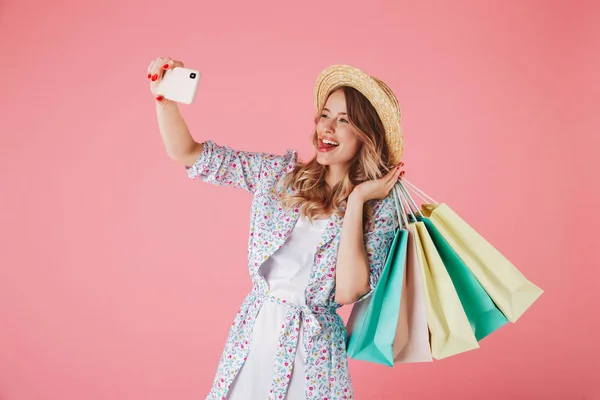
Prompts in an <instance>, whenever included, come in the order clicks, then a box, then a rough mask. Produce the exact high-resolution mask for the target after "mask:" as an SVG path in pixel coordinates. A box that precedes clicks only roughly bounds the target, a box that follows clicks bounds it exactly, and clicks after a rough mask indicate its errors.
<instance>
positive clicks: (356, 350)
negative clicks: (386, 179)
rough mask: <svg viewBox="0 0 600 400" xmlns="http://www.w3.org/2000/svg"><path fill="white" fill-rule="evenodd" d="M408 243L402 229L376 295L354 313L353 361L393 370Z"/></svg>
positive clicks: (350, 347) (349, 344) (350, 342)
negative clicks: (381, 365) (385, 366)
mask: <svg viewBox="0 0 600 400" xmlns="http://www.w3.org/2000/svg"><path fill="white" fill-rule="evenodd" d="M407 241H408V232H407V231H406V230H405V229H402V228H399V229H398V230H397V231H396V235H395V237H394V240H393V242H392V245H391V247H390V250H389V252H388V255H387V257H386V261H385V265H384V267H383V271H382V272H381V275H380V278H379V282H378V283H377V286H376V287H375V290H374V291H373V294H372V295H371V297H370V298H367V299H365V300H363V301H361V302H360V303H356V304H355V305H354V307H353V309H352V313H351V315H350V319H349V324H348V325H349V326H352V331H351V332H350V334H349V336H348V340H347V348H346V352H347V354H348V357H350V358H353V359H356V360H363V361H369V362H373V363H377V364H383V365H387V366H390V367H393V366H394V354H393V347H392V345H393V343H394V338H395V336H396V328H397V325H398V316H399V314H400V300H401V295H402V283H403V279H404V276H405V274H404V268H405V264H406V250H407Z"/></svg>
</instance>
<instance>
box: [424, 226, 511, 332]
mask: <svg viewBox="0 0 600 400" xmlns="http://www.w3.org/2000/svg"><path fill="white" fill-rule="evenodd" d="M416 218H417V220H418V221H422V222H423V223H424V224H425V227H426V228H427V232H428V233H429V236H431V239H432V240H433V243H434V245H435V248H436V250H437V251H438V253H439V255H440V257H441V259H442V262H443V263H444V267H445V268H446V271H448V275H449V276H450V279H451V280H452V283H453V284H454V288H455V289H456V293H457V294H458V298H459V299H460V303H461V304H462V306H463V309H464V310H465V313H466V314H467V318H468V320H469V323H470V324H471V329H472V330H473V333H474V334H475V338H476V339H477V340H478V341H481V340H482V339H483V338H484V337H486V336H488V335H489V334H490V333H492V332H494V331H495V330H497V329H499V328H501V327H502V326H504V325H505V324H507V323H508V320H507V319H506V317H505V316H504V314H502V312H501V311H500V310H499V309H498V307H496V305H495V304H494V302H493V301H492V299H491V298H490V296H489V295H488V294H487V292H486V291H485V290H484V289H483V287H482V286H481V284H480V283H479V281H478V280H477V279H476V278H475V276H474V275H473V273H472V272H471V270H470V269H469V268H468V267H467V266H466V265H465V264H464V263H463V262H462V260H461V259H460V257H458V256H457V255H456V253H455V252H454V250H452V248H451V247H450V245H448V242H446V240H445V239H444V238H443V237H442V235H441V234H440V232H439V231H438V229H437V228H436V227H435V225H434V224H433V223H432V222H431V220H429V218H424V217H421V216H417V217H416Z"/></svg>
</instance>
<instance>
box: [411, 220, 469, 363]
mask: <svg viewBox="0 0 600 400" xmlns="http://www.w3.org/2000/svg"><path fill="white" fill-rule="evenodd" d="M411 226H412V227H413V229H414V232H415V244H416V248H417V256H418V259H419V265H420V267H421V276H422V278H423V281H424V282H425V296H426V299H427V301H426V303H427V323H428V326H429V331H430V333H431V338H430V342H431V353H432V355H433V358H435V359H437V360H440V359H442V358H446V357H450V356H453V355H456V354H460V353H464V352H466V351H469V350H474V349H477V348H479V344H478V342H477V339H476V338H475V335H474V334H473V330H472V329H471V325H470V324H469V320H468V318H467V315H466V313H465V310H464V309H463V307H462V304H461V302H460V299H459V298H458V294H457V293H456V290H455V289H454V284H453V283H452V280H451V279H450V276H449V275H448V272H447V271H446V268H445V267H444V264H443V262H442V259H441V258H440V255H439V254H438V252H437V250H436V248H435V245H434V244H433V241H432V240H431V237H430V236H429V233H428V232H427V228H426V227H425V224H424V223H423V222H420V221H418V222H411V223H409V229H410V227H411Z"/></svg>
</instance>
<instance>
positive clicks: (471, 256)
mask: <svg viewBox="0 0 600 400" xmlns="http://www.w3.org/2000/svg"><path fill="white" fill-rule="evenodd" d="M432 200H433V199H432ZM421 210H422V212H423V214H424V215H425V216H426V217H429V219H430V220H431V222H433V224H434V225H435V227H436V228H437V229H438V230H439V231H440V233H441V234H442V236H443V237H444V239H445V240H446V241H447V242H448V244H449V245H450V247H452V249H453V250H454V251H455V252H456V254H457V255H458V256H459V257H460V258H461V259H462V261H463V262H464V263H465V264H466V266H467V267H468V268H469V269H470V270H471V271H472V272H473V275H475V278H477V280H478V281H479V283H480V284H481V286H482V287H483V288H484V289H485V291H486V292H487V293H488V294H489V295H490V297H491V298H492V300H493V301H494V303H496V305H497V306H498V308H499V309H500V310H501V311H502V313H503V314H504V315H505V316H506V318H507V319H508V320H509V321H511V322H516V321H517V319H519V317H520V316H521V315H523V313H524V312H525V311H526V310H527V309H528V308H529V307H530V306H531V305H532V304H533V303H534V302H535V301H536V300H537V299H538V297H540V296H541V294H542V293H543V290H542V289H540V288H539V287H537V286H536V285H534V284H533V283H531V282H530V281H529V280H527V278H525V276H523V274H522V273H521V272H520V271H519V270H518V269H517V268H516V267H515V266H514V265H513V264H512V263H511V262H510V261H508V260H507V259H506V257H504V256H503V255H502V254H500V252H499V251H498V250H496V249H495V248H494V247H493V246H492V245H491V244H490V243H489V242H488V241H487V240H485V239H484V238H483V237H482V236H481V235H479V233H477V232H476V231H475V230H474V229H473V228H472V227H471V226H469V224H467V223H466V222H465V221H464V220H463V219H462V218H461V217H459V216H458V214H456V213H455V212H454V211H452V209H451V208H450V207H448V205H447V204H444V203H435V204H422V205H421Z"/></svg>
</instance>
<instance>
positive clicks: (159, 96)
mask: <svg viewBox="0 0 600 400" xmlns="http://www.w3.org/2000/svg"><path fill="white" fill-rule="evenodd" d="M163 98H164V97H162V96H161V95H160V94H159V95H158V96H156V100H158V101H162V100H163Z"/></svg>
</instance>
